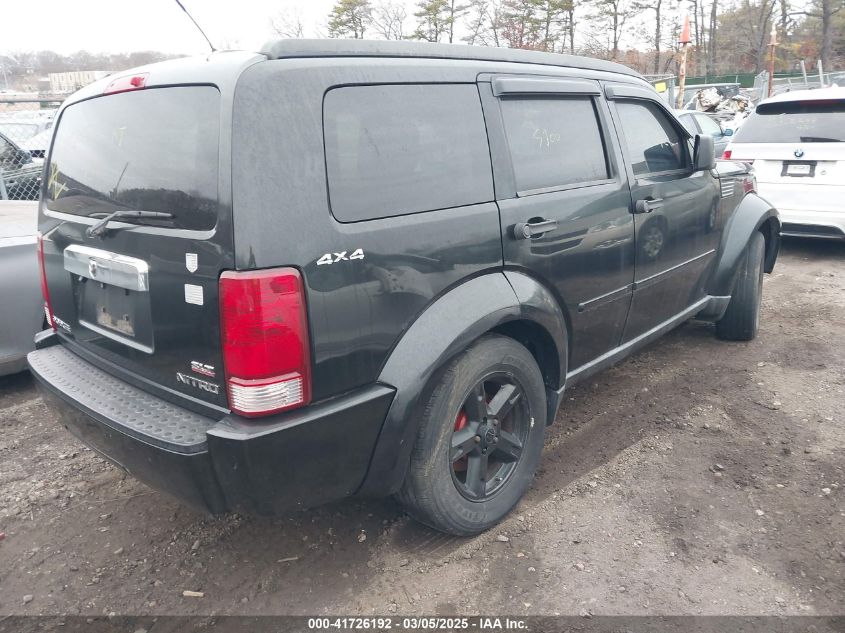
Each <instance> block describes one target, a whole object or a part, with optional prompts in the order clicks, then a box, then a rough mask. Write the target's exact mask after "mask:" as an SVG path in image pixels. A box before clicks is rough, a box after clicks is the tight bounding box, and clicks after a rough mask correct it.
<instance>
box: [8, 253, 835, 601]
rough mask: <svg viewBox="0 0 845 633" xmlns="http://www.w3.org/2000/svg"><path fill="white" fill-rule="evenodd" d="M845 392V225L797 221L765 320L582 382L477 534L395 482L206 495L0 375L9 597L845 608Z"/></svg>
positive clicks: (683, 332)
mask: <svg viewBox="0 0 845 633" xmlns="http://www.w3.org/2000/svg"><path fill="white" fill-rule="evenodd" d="M843 405H845V245H840V244H827V243H817V242H802V241H791V242H787V243H786V244H785V246H784V249H783V250H782V255H781V259H780V261H779V263H778V266H777V268H776V269H775V273H774V274H773V275H771V276H767V278H766V281H765V291H764V302H763V317H762V331H761V333H760V336H759V337H758V338H757V340H755V341H753V342H751V343H747V344H728V343H723V342H719V341H717V340H716V339H715V337H714V334H713V326H712V325H707V324H701V323H689V324H687V325H684V326H683V327H681V328H679V329H678V330H676V331H675V332H673V333H671V334H669V335H668V336H666V337H665V338H664V339H662V340H661V341H660V342H658V343H656V344H654V345H652V346H650V347H648V348H647V349H645V350H644V351H642V352H641V353H639V354H637V355H635V356H634V357H632V358H630V359H629V360H627V361H625V362H623V363H622V364H620V365H618V366H617V367H615V368H613V369H611V370H609V371H606V372H604V373H602V374H600V375H598V376H597V377H595V379H594V380H592V381H589V382H587V383H585V384H582V385H580V386H578V387H577V388H575V389H573V390H572V391H570V392H569V393H568V394H567V398H566V403H565V406H564V407H563V408H562V409H561V412H560V413H559V415H558V419H557V422H556V424H555V425H554V426H552V427H551V428H550V429H549V431H548V433H547V436H546V450H545V457H544V460H543V462H542V468H541V471H540V472H539V473H538V476H537V479H536V481H535V484H534V486H533V488H532V489H531V491H530V492H529V494H528V495H527V497H526V498H525V499H524V501H523V502H522V503H521V504H520V506H519V507H518V508H517V510H516V511H515V512H514V513H513V514H512V515H511V516H510V517H509V518H508V519H507V520H506V521H505V522H504V523H502V524H501V526H499V527H498V528H497V529H494V530H492V531H491V532H489V533H487V534H484V535H482V536H480V537H477V538H472V539H457V538H453V537H446V536H443V535H440V534H437V533H435V532H432V531H430V530H428V529H425V528H422V527H420V526H418V525H416V524H414V523H413V522H412V521H411V520H409V519H408V518H407V517H406V516H404V515H403V513H402V511H401V510H400V509H399V507H398V506H397V505H396V504H395V503H393V502H392V501H389V500H388V501H378V500H350V501H346V502H342V503H337V504H333V505H329V506H325V507H322V508H318V509H315V510H311V511H307V512H299V513H297V514H295V515H293V516H289V517H285V518H280V519H260V518H254V517H245V516H239V515H228V516H224V517H219V518H207V517H203V516H200V515H197V514H195V513H193V512H192V511H191V510H188V509H186V508H184V507H182V506H180V505H179V504H178V503H177V502H175V501H173V500H171V499H170V498H168V497H167V496H165V495H163V494H160V493H158V492H154V491H152V490H150V489H149V488H147V487H146V486H144V485H143V484H140V483H138V482H136V481H134V480H133V479H131V478H128V477H126V476H124V475H123V474H122V473H121V472H120V471H118V470H117V469H115V468H113V467H112V466H110V465H109V464H108V463H106V462H104V461H103V460H102V459H101V458H99V457H97V456H96V455H95V454H93V453H92V452H91V451H89V450H88V449H86V448H85V447H83V446H82V445H81V444H80V443H78V442H77V441H76V440H75V439H74V438H72V437H71V436H70V435H69V434H68V433H67V432H65V431H64V430H63V429H62V428H61V427H60V426H59V425H58V424H57V422H56V420H55V419H54V417H53V416H52V415H51V414H50V413H49V412H48V411H47V410H46V409H45V407H44V406H43V404H42V402H41V400H40V399H39V397H38V395H37V393H36V391H35V388H34V386H33V383H32V380H31V378H29V376H28V375H26V374H24V375H18V376H14V377H7V378H0V533H3V534H4V536H3V538H2V540H1V541H0V614H68V615H75V614H86V615H92V616H93V615H102V614H109V613H119V614H213V613H218V614H240V615H253V614H323V613H345V614H371V613H382V614H391V613H397V614H406V613H407V614H411V613H419V614H449V613H456V612H460V613H466V614H473V613H490V612H491V611H492V612H499V613H506V614H512V615H538V614H574V615H577V614H581V615H586V614H590V613H592V614H643V615H645V614H652V615H653V614H737V615H747V614H755V615H756V614H779V615H784V614H806V615H811V614H815V615H840V614H845V490H844V489H843V488H845V460H843V447H845V420H844V419H843V417H842V411H843V408H845V407H844V406H843ZM186 590H187V591H195V592H201V593H202V594H203V595H202V597H199V596H184V595H183V591H186Z"/></svg>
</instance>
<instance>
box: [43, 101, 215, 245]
mask: <svg viewBox="0 0 845 633" xmlns="http://www.w3.org/2000/svg"><path fill="white" fill-rule="evenodd" d="M219 127H220V93H219V92H218V91H217V89H216V88H212V87H210V86H191V87H182V88H155V89H147V90H135V91H132V92H125V93H122V94H114V95H108V96H105V97H97V98H96V99H89V100H87V101H82V102H80V103H76V104H74V105H71V106H69V107H68V108H67V109H66V110H65V111H64V113H63V114H62V117H61V121H59V124H58V127H57V128H56V138H55V140H54V141H53V150H52V153H51V156H50V172H49V180H48V182H47V208H49V209H52V210H54V211H60V212H63V213H72V214H75V215H90V216H93V217H103V216H104V215H106V214H108V213H112V212H114V211H121V210H141V211H162V212H166V213H172V214H173V216H174V218H173V220H165V221H164V225H165V226H168V227H174V228H183V229H195V230H208V229H211V228H213V227H214V225H215V224H216V222H217V212H218V204H217V181H218V158H217V155H218V137H219ZM121 221H126V222H132V220H131V219H122V220H121ZM143 222H145V223H150V220H143Z"/></svg>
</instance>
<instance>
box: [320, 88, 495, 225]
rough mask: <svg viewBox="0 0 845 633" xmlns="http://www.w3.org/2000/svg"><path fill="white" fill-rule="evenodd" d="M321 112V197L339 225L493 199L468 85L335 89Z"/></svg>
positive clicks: (480, 122) (474, 92) (475, 99)
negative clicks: (324, 185) (325, 190)
mask: <svg viewBox="0 0 845 633" xmlns="http://www.w3.org/2000/svg"><path fill="white" fill-rule="evenodd" d="M323 112H324V114H323V117H324V118H323V123H324V134H325V144H326V172H327V175H328V183H329V198H330V203H331V209H332V213H333V214H334V216H335V218H336V219H338V220H339V221H341V222H357V221H360V220H371V219H374V218H384V217H390V216H396V215H403V214H407V213H418V212H421V211H433V210H436V209H448V208H451V207H460V206H464V205H470V204H477V203H482V202H490V201H491V200H493V176H492V169H491V165H490V152H489V149H488V146H487V133H486V130H485V127H484V118H483V116H482V113H481V101H480V99H479V96H478V89H477V88H476V87H475V85H471V84H444V85H428V84H426V85H381V86H349V87H343V88H335V89H333V90H330V91H329V92H328V93H327V94H326V97H325V102H324V106H323Z"/></svg>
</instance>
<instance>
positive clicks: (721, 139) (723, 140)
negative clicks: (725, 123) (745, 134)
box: [675, 110, 733, 158]
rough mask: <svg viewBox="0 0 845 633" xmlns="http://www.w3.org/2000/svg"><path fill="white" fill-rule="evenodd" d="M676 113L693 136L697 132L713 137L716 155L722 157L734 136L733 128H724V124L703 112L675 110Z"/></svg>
mask: <svg viewBox="0 0 845 633" xmlns="http://www.w3.org/2000/svg"><path fill="white" fill-rule="evenodd" d="M675 114H676V115H677V116H678V120H679V121H680V122H681V123H683V124H684V127H685V128H687V131H688V132H689V133H690V134H692V135H693V136H694V135H696V134H707V135H709V136H711V137H713V147H714V149H715V152H716V156H718V157H719V158H721V157H722V155H723V154H724V153H725V149H727V147H728V143H729V142H730V139H731V137H732V136H733V129H732V128H727V129H726V130H722V126H721V125H719V123H718V122H717V121H716V120H715V119H713V117H711V116H709V115H707V114H704V113H703V112H695V111H690V110H680V111H678V112H675Z"/></svg>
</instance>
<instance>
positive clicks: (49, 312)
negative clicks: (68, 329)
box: [37, 233, 56, 330]
mask: <svg viewBox="0 0 845 633" xmlns="http://www.w3.org/2000/svg"><path fill="white" fill-rule="evenodd" d="M37 242H38V270H39V273H40V275H41V296H42V297H44V316H45V317H46V318H47V325H49V326H50V327H51V328H53V329H54V330H55V329H56V324H55V323H54V322H53V306H52V304H51V303H50V291H49V289H48V288H47V270H46V269H45V267H44V237H43V236H42V235H41V233H38V237H37Z"/></svg>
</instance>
